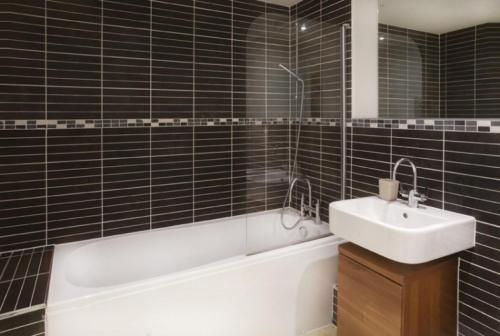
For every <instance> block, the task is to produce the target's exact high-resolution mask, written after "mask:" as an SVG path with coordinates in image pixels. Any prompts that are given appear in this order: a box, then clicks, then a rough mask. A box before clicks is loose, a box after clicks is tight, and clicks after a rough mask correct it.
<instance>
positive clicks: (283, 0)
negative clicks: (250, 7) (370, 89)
mask: <svg viewBox="0 0 500 336" xmlns="http://www.w3.org/2000/svg"><path fill="white" fill-rule="evenodd" d="M261 1H264V2H269V3H272V4H275V5H281V6H286V7H292V6H293V5H295V4H296V3H299V2H301V1H302V0H261ZM499 1H500V0H499Z"/></svg>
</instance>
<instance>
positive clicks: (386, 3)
mask: <svg viewBox="0 0 500 336" xmlns="http://www.w3.org/2000/svg"><path fill="white" fill-rule="evenodd" d="M379 2H380V10H379V22H380V23H384V24H388V25H394V26H399V27H405V28H409V29H414V30H419V31H424V32H428V33H435V34H442V33H446V32H450V31H453V30H458V29H461V28H466V27H471V26H475V25H478V24H482V23H487V22H500V0H379Z"/></svg>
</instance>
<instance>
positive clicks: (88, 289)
mask: <svg viewBox="0 0 500 336" xmlns="http://www.w3.org/2000/svg"><path fill="white" fill-rule="evenodd" d="M295 218H296V214H293V213H289V214H287V216H286V220H287V222H291V221H293V220H295ZM299 228H302V229H299ZM299 228H297V229H295V230H293V231H286V230H284V229H283V228H282V227H281V225H280V223H279V212H277V211H270V212H263V213H257V214H252V215H248V216H239V217H232V218H227V219H221V220H216V221H209V222H203V223H196V224H190V225H183V226H179V227H173V228H166V229H159V230H153V231H147V232H140V233H135V234H129V235H125V236H118V237H110V238H105V239H99V240H93V241H86V242H80V243H74V244H67V245H61V246H57V247H56V249H55V255H54V262H53V269H52V277H51V281H50V292H49V299H48V304H47V312H46V314H47V327H46V328H47V334H48V336H68V335H71V336H89V335H92V336H101V335H102V336H104V335H105V336H111V335H116V336H118V335H119V336H128V335H130V336H132V335H134V336H162V335H169V336H182V335H186V336H187V335H189V336H191V335H192V336H195V335H196V336H200V335H203V336H205V335H208V336H210V335H217V336H225V335H228V336H229V335H231V336H234V335H238V336H246V335H248V336H267V335H269V336H295V335H302V334H303V333H304V332H306V331H309V330H312V329H316V328H318V327H321V326H324V325H327V324H328V323H329V322H330V320H331V310H332V308H331V307H332V291H333V286H334V284H335V283H336V278H337V276H336V272H337V271H336V269H337V267H336V266H337V256H338V250H337V246H338V244H339V243H340V242H341V240H340V239H339V238H336V237H334V236H326V237H325V236H324V235H325V234H327V233H328V226H327V225H326V224H321V225H316V224H314V223H312V222H310V221H307V222H303V223H302V224H301V225H300V226H299ZM306 232H307V237H304V233H306ZM314 238H318V239H314ZM262 251H264V252H262Z"/></svg>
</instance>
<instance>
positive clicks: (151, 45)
mask: <svg viewBox="0 0 500 336" xmlns="http://www.w3.org/2000/svg"><path fill="white" fill-rule="evenodd" d="M153 3H154V1H153V0H150V1H149V120H150V125H152V123H153ZM148 132H149V229H150V230H151V229H153V172H152V171H153V147H152V142H153V130H152V129H151V127H149V128H148Z"/></svg>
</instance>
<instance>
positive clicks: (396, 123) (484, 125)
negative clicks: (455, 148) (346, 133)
mask: <svg viewBox="0 0 500 336" xmlns="http://www.w3.org/2000/svg"><path fill="white" fill-rule="evenodd" d="M347 126H348V127H360V128H389V129H409V130H430V131H457V132H474V133H477V132H484V133H500V119H490V120H482V119H354V120H348V122H347Z"/></svg>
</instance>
